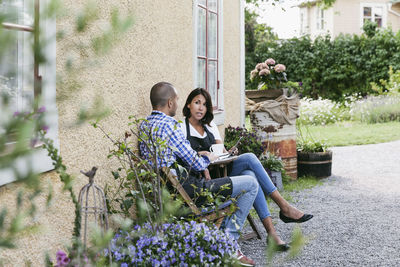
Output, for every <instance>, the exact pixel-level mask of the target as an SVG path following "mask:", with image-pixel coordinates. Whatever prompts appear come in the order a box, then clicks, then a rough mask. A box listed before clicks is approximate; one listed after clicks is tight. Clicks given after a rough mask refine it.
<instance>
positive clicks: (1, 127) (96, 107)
mask: <svg viewBox="0 0 400 267" xmlns="http://www.w3.org/2000/svg"><path fill="white" fill-rule="evenodd" d="M98 11H99V10H98V8H97V7H96V4H94V2H90V3H87V4H86V6H85V8H84V10H82V12H81V13H80V15H78V16H77V19H76V27H75V28H74V30H72V31H69V32H68V31H65V30H64V29H62V28H61V29H60V28H59V29H58V32H57V33H56V37H57V41H58V42H59V43H60V44H62V45H63V47H65V48H67V49H66V51H67V54H66V58H67V59H66V60H65V61H63V62H61V60H59V59H57V61H58V62H57V63H58V64H60V65H62V66H64V67H65V69H66V70H67V73H66V75H65V76H58V77H57V78H58V84H57V97H58V98H59V99H58V100H63V99H65V98H67V97H68V96H70V95H72V92H74V91H76V90H79V89H80V88H82V86H81V75H82V71H83V70H85V69H89V68H93V66H94V64H93V62H94V61H95V60H97V59H98V58H99V56H103V55H105V54H106V53H108V52H109V51H110V49H111V48H112V47H113V46H114V45H115V44H116V43H117V41H118V40H120V38H121V36H122V34H123V33H125V32H126V31H127V30H128V29H129V28H130V26H131V25H132V22H133V19H132V17H131V16H122V15H120V14H119V12H118V10H116V9H114V10H113V11H112V13H111V15H110V22H109V23H108V24H107V23H105V22H104V20H102V21H100V18H99V16H98ZM62 12H65V9H64V8H63V6H62V4H61V1H58V0H50V1H48V2H46V5H42V6H41V13H40V18H41V19H43V20H46V19H50V20H52V19H55V17H56V14H57V18H58V19H62V15H63V14H62ZM16 17H17V13H16V10H14V9H12V8H9V9H3V10H1V13H0V59H3V58H4V55H6V53H9V51H10V49H13V46H14V45H15V43H16V41H17V39H16V38H17V34H15V31H13V30H9V29H6V28H4V27H3V24H2V23H5V22H16V21H15V18H16ZM95 22H98V23H100V22H101V24H102V26H106V28H105V30H104V31H102V32H101V33H100V34H98V35H93V34H91V33H89V31H90V30H92V29H94V28H96V27H97V25H96V24H95ZM107 25H108V28H107ZM33 29H34V31H33V34H31V35H30V42H31V43H32V51H33V57H34V59H35V61H36V62H38V64H39V65H43V64H45V63H47V62H48V60H49V55H47V54H46V47H47V45H48V44H49V43H50V42H51V41H52V38H53V37H55V36H50V37H49V36H46V35H45V32H44V30H43V28H41V27H39V21H38V20H37V19H35V20H34V24H33ZM79 34H80V35H88V36H90V38H89V40H92V41H91V42H89V43H88V44H86V43H84V41H83V39H82V38H78V39H77V38H75V37H76V36H78V35H79ZM76 51H80V52H81V53H75V52H76ZM90 53H93V55H94V56H93V57H92V56H91V57H90V59H88V57H87V55H88V54H90ZM72 55H73V56H72ZM77 55H78V56H77ZM0 62H2V63H3V61H0ZM32 74H33V69H32ZM1 78H2V79H1V80H0V92H1V96H0V107H1V114H0V170H5V169H7V170H11V171H12V172H13V173H14V176H15V177H16V182H14V184H16V183H18V184H20V185H21V186H19V185H18V187H19V189H18V191H17V193H16V196H15V207H11V206H9V205H7V204H5V205H4V203H2V205H1V207H0V249H3V248H15V247H16V241H17V239H18V238H19V237H20V236H21V235H22V234H24V233H27V232H31V231H34V230H35V229H36V228H37V227H38V225H37V223H36V222H37V220H38V219H37V216H38V214H37V208H36V206H35V205H36V204H35V199H36V198H37V197H38V196H40V195H43V194H45V197H46V199H47V200H46V203H47V205H48V206H49V205H51V203H52V201H51V200H52V196H53V194H54V192H53V188H52V186H51V184H49V185H48V189H47V190H48V191H47V192H45V191H44V186H43V185H42V181H41V180H40V176H39V174H37V173H35V172H34V171H33V168H32V164H33V163H32V162H31V161H30V160H27V162H28V164H27V171H26V172H23V171H22V170H21V169H20V168H18V167H17V166H18V164H17V163H18V162H19V161H20V160H21V159H22V158H26V159H29V157H30V156H31V155H32V152H33V151H34V149H33V148H34V147H36V146H39V147H40V146H43V147H44V148H45V149H47V150H48V152H49V156H50V157H51V158H52V160H53V164H54V167H55V170H56V171H57V172H58V173H59V176H60V180H61V182H62V183H63V184H64V188H63V190H67V191H69V193H70V196H71V199H72V201H73V203H74V204H75V225H74V231H73V239H72V243H73V246H72V247H71V248H70V253H71V255H74V254H75V256H76V255H78V256H76V257H83V254H82V251H83V248H82V245H81V243H80V241H79V236H80V232H79V231H80V208H79V204H78V202H77V200H76V196H75V195H74V192H73V190H72V184H73V177H72V176H71V175H69V174H68V173H67V172H66V166H65V165H63V163H62V159H61V157H60V156H59V151H58V150H57V149H56V148H55V146H54V145H53V141H52V140H50V139H48V138H47V137H46V130H47V129H48V126H47V125H46V124H45V123H46V120H45V119H44V114H45V108H44V107H41V108H38V107H39V106H40V104H41V99H40V97H39V98H38V99H35V100H34V103H33V107H36V108H33V107H32V110H33V111H32V112H14V110H15V108H14V107H13V106H11V101H10V97H11V96H10V92H11V93H12V92H13V90H16V89H17V88H15V89H12V90H11V89H10V88H8V83H7V82H6V79H8V78H7V77H1ZM40 86H41V83H40V82H39V83H37V84H35V90H37V89H38V87H40ZM96 99H100V98H96ZM106 114H107V112H106V111H105V109H104V105H103V104H102V101H101V100H96V101H94V102H93V106H91V107H90V108H87V110H82V111H81V112H80V113H79V120H77V122H78V123H82V122H83V121H86V120H88V119H94V118H96V119H98V118H99V117H103V116H105V115H106ZM94 238H95V240H94V241H95V242H94V243H93V244H95V245H96V246H95V249H96V251H95V252H93V253H92V254H93V255H96V256H97V255H98V252H99V251H100V250H102V249H103V248H104V245H105V244H106V243H108V241H109V240H110V239H111V237H110V234H107V235H106V236H103V237H102V238H99V237H98V236H97V237H94ZM107 238H108V239H107ZM107 240H108V241H107ZM79 255H80V256H79ZM88 256H89V257H90V253H89V254H88ZM89 260H90V258H89ZM46 261H47V262H48V263H49V262H50V258H49V257H47V260H46ZM92 262H94V261H92ZM1 264H2V263H1V262H0V265H1Z"/></svg>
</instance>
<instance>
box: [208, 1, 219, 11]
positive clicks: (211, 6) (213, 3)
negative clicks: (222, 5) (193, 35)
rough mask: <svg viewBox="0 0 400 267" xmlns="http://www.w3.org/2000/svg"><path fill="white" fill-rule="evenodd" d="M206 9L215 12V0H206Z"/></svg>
mask: <svg viewBox="0 0 400 267" xmlns="http://www.w3.org/2000/svg"><path fill="white" fill-rule="evenodd" d="M208 9H209V10H212V11H214V12H217V0H208Z"/></svg>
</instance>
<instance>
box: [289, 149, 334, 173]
mask: <svg viewBox="0 0 400 267" xmlns="http://www.w3.org/2000/svg"><path fill="white" fill-rule="evenodd" d="M297 173H298V176H299V177H300V176H303V175H312V176H315V177H318V178H324V177H328V176H331V173H332V151H330V150H328V151H326V152H301V151H297Z"/></svg>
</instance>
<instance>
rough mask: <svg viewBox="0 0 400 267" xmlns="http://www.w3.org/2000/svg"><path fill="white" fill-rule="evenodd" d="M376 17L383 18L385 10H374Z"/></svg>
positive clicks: (378, 8) (377, 8) (379, 8)
mask: <svg viewBox="0 0 400 267" xmlns="http://www.w3.org/2000/svg"><path fill="white" fill-rule="evenodd" d="M374 13H375V17H382V15H383V9H382V8H381V7H376V8H374Z"/></svg>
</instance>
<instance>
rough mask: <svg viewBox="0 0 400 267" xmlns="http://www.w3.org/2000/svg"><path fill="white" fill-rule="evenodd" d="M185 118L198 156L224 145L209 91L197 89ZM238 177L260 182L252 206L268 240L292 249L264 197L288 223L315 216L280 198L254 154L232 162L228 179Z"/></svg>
mask: <svg viewBox="0 0 400 267" xmlns="http://www.w3.org/2000/svg"><path fill="white" fill-rule="evenodd" d="M183 115H184V116H185V122H184V123H182V124H181V127H182V131H183V132H184V134H185V135H186V138H187V139H188V140H189V142H190V144H191V146H192V148H193V149H194V150H196V151H198V153H199V154H201V153H204V152H205V151H209V149H210V146H211V145H212V144H223V142H222V138H221V136H220V134H219V131H218V128H217V126H216V124H215V123H214V122H213V121H212V120H213V118H214V115H213V113H212V102H211V97H210V94H209V93H208V92H207V91H206V90H204V89H202V88H197V89H194V90H193V91H192V92H191V93H190V94H189V96H188V98H187V100H186V103H185V106H184V108H183ZM225 152H226V149H225ZM229 152H234V153H237V148H231V149H230V151H229ZM235 175H251V176H253V177H255V178H256V179H257V181H258V183H259V185H260V187H259V190H258V193H257V196H256V199H255V201H254V204H253V206H254V208H255V209H256V211H257V214H258V216H259V217H260V219H261V221H262V223H263V225H264V227H265V230H266V231H267V233H268V238H269V239H272V240H274V241H275V242H276V244H277V245H278V249H279V250H282V251H286V250H288V249H289V248H290V246H289V245H288V244H286V243H285V242H284V241H282V240H281V239H280V237H279V235H278V234H277V233H276V230H275V227H274V225H273V223H272V219H271V213H270V212H269V210H268V206H267V201H266V199H265V196H264V194H266V195H268V196H269V197H271V199H272V200H273V201H274V202H275V203H276V204H277V205H278V206H279V208H280V211H279V217H280V219H281V220H282V221H284V222H285V223H289V222H299V223H300V222H305V221H308V220H309V219H311V218H312V217H313V215H311V214H304V213H303V212H301V211H299V210H298V209H296V208H295V207H293V206H291V205H290V204H289V203H288V202H287V201H286V200H285V199H284V198H283V197H282V196H281V195H280V193H279V192H278V190H277V188H276V187H275V186H274V184H273V183H272V181H271V179H270V177H269V176H268V174H267V172H266V171H265V170H264V167H263V166H262V165H261V163H260V161H259V160H258V158H257V157H256V156H255V155H254V154H253V153H246V154H243V155H240V156H239V157H238V159H236V160H235V161H233V165H232V170H231V171H230V173H229V176H235Z"/></svg>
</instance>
